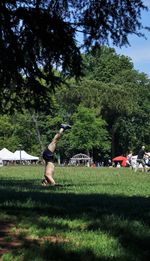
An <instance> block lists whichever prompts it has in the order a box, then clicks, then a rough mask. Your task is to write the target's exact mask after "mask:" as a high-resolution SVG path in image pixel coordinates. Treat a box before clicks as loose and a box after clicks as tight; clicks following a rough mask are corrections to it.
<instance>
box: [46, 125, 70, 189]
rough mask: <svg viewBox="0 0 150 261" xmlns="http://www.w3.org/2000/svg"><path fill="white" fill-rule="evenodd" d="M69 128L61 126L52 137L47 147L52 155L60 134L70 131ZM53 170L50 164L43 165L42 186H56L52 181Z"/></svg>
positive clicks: (53, 167)
mask: <svg viewBox="0 0 150 261" xmlns="http://www.w3.org/2000/svg"><path fill="white" fill-rule="evenodd" d="M70 128H71V127H70V126H69V125H63V124H62V127H61V128H60V130H59V132H58V133H57V134H56V135H55V136H54V138H53V139H52V141H51V143H50V144H49V145H48V149H49V150H50V151H51V152H52V153H54V151H55V149H56V145H57V142H58V141H59V139H60V137H61V134H62V133H63V132H64V130H66V129H70ZM54 170H55V166H54V164H53V163H52V162H50V161H48V162H46V163H45V172H44V177H45V179H44V181H43V183H42V184H43V185H48V184H50V185H53V186H54V185H56V183H55V180H54V179H53V176H54Z"/></svg>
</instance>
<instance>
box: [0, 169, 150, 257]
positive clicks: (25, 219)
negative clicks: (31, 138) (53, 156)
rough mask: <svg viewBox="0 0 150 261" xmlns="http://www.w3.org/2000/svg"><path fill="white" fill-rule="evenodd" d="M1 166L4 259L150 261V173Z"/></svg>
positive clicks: (0, 229)
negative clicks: (45, 179) (49, 178)
mask: <svg viewBox="0 0 150 261" xmlns="http://www.w3.org/2000/svg"><path fill="white" fill-rule="evenodd" d="M42 176H43V167H42V166H22V167H21V166H18V167H2V168H0V245H1V247H0V253H1V256H0V260H4V261H9V260H13V261H44V260H49V261H51V260H52V261H54V260H59V261H61V260H67V261H70V260H71V261H74V260H78V261H81V260H83V261H84V260H85V261H95V260H96V261H149V260H150V250H149V247H150V227H149V224H150V172H147V173H142V172H137V173H134V172H132V171H131V170H130V169H128V168H126V169H125V168H121V169H117V168H84V167H83V168H80V167H77V168H73V167H72V168H71V167H68V168H65V167H62V168H59V167H57V168H56V174H55V180H56V181H57V182H59V183H61V184H62V186H61V187H42V186H41V179H42Z"/></svg>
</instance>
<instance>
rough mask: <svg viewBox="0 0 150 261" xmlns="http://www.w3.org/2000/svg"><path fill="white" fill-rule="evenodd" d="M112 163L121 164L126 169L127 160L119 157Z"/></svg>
mask: <svg viewBox="0 0 150 261" xmlns="http://www.w3.org/2000/svg"><path fill="white" fill-rule="evenodd" d="M112 161H113V162H115V161H116V162H120V164H121V166H122V167H126V163H127V158H126V157H124V156H117V157H115V158H113V159H112Z"/></svg>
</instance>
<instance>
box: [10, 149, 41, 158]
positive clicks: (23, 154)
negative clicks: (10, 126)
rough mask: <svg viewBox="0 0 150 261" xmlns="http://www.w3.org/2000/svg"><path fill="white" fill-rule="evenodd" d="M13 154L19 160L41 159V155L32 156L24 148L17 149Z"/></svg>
mask: <svg viewBox="0 0 150 261" xmlns="http://www.w3.org/2000/svg"><path fill="white" fill-rule="evenodd" d="M13 154H14V156H15V158H16V159H17V160H39V157H36V156H32V155H30V154H28V153H27V152H26V151H24V150H16V151H15V152H14V153H13Z"/></svg>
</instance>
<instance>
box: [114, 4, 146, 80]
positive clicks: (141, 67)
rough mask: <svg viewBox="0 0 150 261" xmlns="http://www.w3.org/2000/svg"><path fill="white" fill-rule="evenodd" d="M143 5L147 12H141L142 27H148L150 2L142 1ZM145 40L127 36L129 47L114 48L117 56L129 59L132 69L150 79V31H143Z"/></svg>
mask: <svg viewBox="0 0 150 261" xmlns="http://www.w3.org/2000/svg"><path fill="white" fill-rule="evenodd" d="M143 2H144V4H145V5H146V6H147V7H148V8H149V10H148V11H147V12H146V11H143V12H142V16H141V21H142V24H143V26H149V27H150V0H144V1H143ZM143 32H144V34H145V36H146V38H147V40H145V38H143V37H142V38H141V37H138V36H133V35H131V36H129V38H128V39H129V43H130V46H128V47H122V48H121V49H120V48H116V47H114V46H113V48H115V50H116V53H117V54H123V55H125V56H128V57H130V58H131V60H132V62H133V64H134V68H135V69H136V70H138V71H139V72H144V73H146V74H147V75H148V77H149V78H150V31H143Z"/></svg>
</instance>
